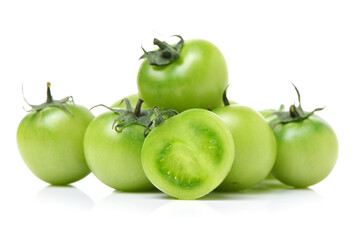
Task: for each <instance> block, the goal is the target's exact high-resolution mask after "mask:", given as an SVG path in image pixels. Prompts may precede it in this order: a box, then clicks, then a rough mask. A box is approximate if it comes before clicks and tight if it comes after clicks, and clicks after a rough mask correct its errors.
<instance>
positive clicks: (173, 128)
mask: <svg viewBox="0 0 360 240" xmlns="http://www.w3.org/2000/svg"><path fill="white" fill-rule="evenodd" d="M234 151H235V148H234V142H233V138H232V136H231V132H230V130H229V128H228V127H227V126H226V125H225V124H224V123H223V122H222V121H221V119H220V118H219V117H218V116H216V115H215V114H214V113H212V112H210V111H207V110H203V109H190V110H187V111H184V112H182V113H180V114H179V115H176V116H174V117H171V118H169V119H167V120H166V121H165V122H163V123H162V124H161V125H160V126H158V127H156V128H155V129H154V130H152V131H151V132H150V134H149V135H148V136H147V137H146V138H145V141H144V144H143V147H142V151H141V161H142V164H143V168H144V171H145V174H146V176H147V177H148V178H149V180H150V181H151V182H152V183H153V184H154V185H155V186H156V187H157V188H159V189H160V190H161V191H163V192H165V193H167V194H168V195H170V196H173V197H175V198H179V199H196V198H199V197H202V196H204V195H206V194H207V193H209V192H211V191H212V190H214V189H215V188H216V187H217V186H218V185H219V184H220V183H221V182H222V181H223V180H224V178H225V177H226V175H227V174H228V173H229V171H230V168H231V166H232V163H233V159H234Z"/></svg>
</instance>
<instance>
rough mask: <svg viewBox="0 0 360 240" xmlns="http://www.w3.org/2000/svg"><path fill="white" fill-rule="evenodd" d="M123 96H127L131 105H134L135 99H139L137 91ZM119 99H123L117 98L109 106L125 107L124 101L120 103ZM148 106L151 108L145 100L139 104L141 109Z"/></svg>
mask: <svg viewBox="0 0 360 240" xmlns="http://www.w3.org/2000/svg"><path fill="white" fill-rule="evenodd" d="M125 98H127V99H128V100H129V102H130V104H131V106H132V107H135V106H136V103H137V101H138V100H139V94H138V93H134V94H131V95H129V96H127V97H125ZM121 101H123V99H119V100H118V101H116V102H114V103H113V104H112V105H111V107H112V108H126V104H125V102H122V103H121ZM120 103H121V104H120ZM150 108H152V107H150V106H148V105H147V104H146V102H143V103H142V105H141V109H150Z"/></svg>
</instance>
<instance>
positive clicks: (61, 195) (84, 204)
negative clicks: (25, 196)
mask: <svg viewBox="0 0 360 240" xmlns="http://www.w3.org/2000/svg"><path fill="white" fill-rule="evenodd" d="M93 205H94V202H93V201H92V200H91V198H90V197H89V196H88V195H86V194H85V193H84V192H82V191H80V190H79V189H77V188H76V187H74V186H47V187H45V188H43V189H42V190H41V191H39V192H38V193H37V194H36V195H35V196H34V198H33V204H32V207H33V208H39V209H41V211H56V212H68V211H69V212H74V211H75V212H83V211H88V210H90V209H91V208H92V207H93Z"/></svg>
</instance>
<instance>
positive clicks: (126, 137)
mask: <svg viewBox="0 0 360 240" xmlns="http://www.w3.org/2000/svg"><path fill="white" fill-rule="evenodd" d="M117 117H118V115H117V114H115V113H113V112H105V113H103V114H101V115H99V116H97V117H96V118H95V119H94V120H93V121H92V122H91V123H90V125H89V127H88V129H87V131H86V134H85V139H84V151H85V156H86V161H87V163H88V165H89V168H90V169H91V171H92V172H93V173H94V175H95V176H96V177H97V178H98V179H99V180H100V181H101V182H103V183H104V184H106V185H108V186H109V187H112V188H114V189H116V190H120V191H146V190H150V189H154V186H153V185H152V184H151V183H150V181H149V180H148V179H147V177H146V176H145V173H144V170H143V168H142V165H141V148H142V145H143V142H144V139H145V137H144V135H143V133H144V130H145V127H143V126H140V125H136V124H133V125H130V126H128V127H126V128H124V129H123V130H122V131H121V132H116V131H115V130H114V129H112V124H113V122H114V119H116V118H117Z"/></svg>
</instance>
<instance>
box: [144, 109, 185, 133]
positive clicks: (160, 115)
mask: <svg viewBox="0 0 360 240" xmlns="http://www.w3.org/2000/svg"><path fill="white" fill-rule="evenodd" d="M153 112H154V113H155V117H154V118H153V119H152V120H151V121H150V123H149V124H148V125H147V126H146V128H145V130H144V137H146V136H147V135H148V134H149V133H150V132H151V131H152V130H153V129H154V128H156V127H157V126H159V125H160V124H161V123H163V122H164V121H166V120H167V119H169V118H171V117H173V116H175V115H177V114H179V113H178V112H177V111H175V110H171V109H169V110H164V111H161V112H160V111H159V107H156V106H155V107H154V108H153Z"/></svg>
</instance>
